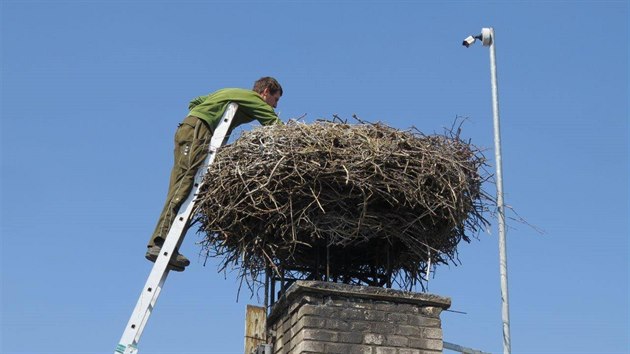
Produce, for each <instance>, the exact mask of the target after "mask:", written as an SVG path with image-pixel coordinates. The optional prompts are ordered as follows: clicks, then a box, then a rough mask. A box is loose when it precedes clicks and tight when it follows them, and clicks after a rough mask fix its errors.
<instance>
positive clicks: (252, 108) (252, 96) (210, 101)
mask: <svg viewBox="0 0 630 354" xmlns="http://www.w3.org/2000/svg"><path fill="white" fill-rule="evenodd" d="M229 102H234V103H236V104H238V109H237V110H236V115H234V119H233V120H232V125H231V127H230V129H229V131H230V132H231V131H232V129H234V128H235V127H237V126H239V125H241V124H245V123H249V122H251V121H253V120H254V119H256V120H257V121H259V122H260V124H262V125H272V124H282V121H281V120H280V118H278V116H277V115H276V112H275V111H274V110H273V108H272V107H271V106H270V105H268V104H267V102H265V101H264V100H263V99H262V97H260V95H258V94H257V93H256V92H254V91H251V90H245V89H239V88H226V89H222V90H218V91H216V92H213V93H211V94H209V95H207V96H199V97H197V98H195V99H193V100H192V101H190V104H189V105H188V109H190V113H189V114H188V115H191V116H195V117H199V118H201V119H203V120H204V121H206V122H207V123H208V124H209V125H210V128H211V129H212V130H213V131H214V129H216V127H217V125H219V120H220V119H221V117H222V116H223V113H224V112H225V109H226V107H227V105H228V103H229Z"/></svg>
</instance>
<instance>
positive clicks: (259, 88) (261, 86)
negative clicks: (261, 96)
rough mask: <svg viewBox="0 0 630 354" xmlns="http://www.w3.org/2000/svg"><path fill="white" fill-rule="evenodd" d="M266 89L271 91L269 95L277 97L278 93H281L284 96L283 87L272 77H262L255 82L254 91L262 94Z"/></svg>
mask: <svg viewBox="0 0 630 354" xmlns="http://www.w3.org/2000/svg"><path fill="white" fill-rule="evenodd" d="M265 89H269V93H270V94H272V95H275V94H276V92H280V96H282V86H280V84H279V83H278V80H276V79H274V78H273V77H270V76H265V77H261V78H260V79H258V80H257V81H256V82H254V88H253V89H252V90H254V91H256V92H258V93H262V92H263V91H265Z"/></svg>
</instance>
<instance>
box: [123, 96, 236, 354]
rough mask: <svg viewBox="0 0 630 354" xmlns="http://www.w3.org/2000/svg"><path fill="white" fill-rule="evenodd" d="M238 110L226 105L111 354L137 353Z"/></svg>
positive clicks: (231, 103) (231, 105)
mask: <svg viewBox="0 0 630 354" xmlns="http://www.w3.org/2000/svg"><path fill="white" fill-rule="evenodd" d="M237 109H238V104H236V103H234V102H230V103H228V105H227V108H226V109H225V112H224V113H223V116H222V117H221V121H220V122H219V124H218V125H217V128H216V129H215V131H214V133H213V134H212V138H211V139H210V146H209V151H208V156H206V159H205V161H204V163H205V165H206V166H207V168H205V169H204V168H200V169H199V170H198V171H197V173H196V175H195V179H194V184H193V188H192V190H191V191H190V194H189V195H188V198H186V200H185V201H184V203H183V204H182V206H181V207H180V208H179V210H178V213H177V216H176V217H175V221H174V222H173V224H172V225H171V228H170V230H169V232H168V234H167V235H166V239H165V241H164V244H163V245H162V248H161V250H160V254H159V255H158V258H157V260H156V261H155V264H154V265H153V268H152V269H151V273H149V277H148V278H147V281H146V283H145V285H144V288H143V289H142V293H141V294H140V297H139V298H138V302H137V303H136V306H135V308H134V310H133V312H132V314H131V317H130V318H129V322H128V323H127V326H126V327H125V331H124V332H123V335H122V337H121V339H120V342H119V344H118V346H117V347H116V350H115V351H114V354H135V353H137V352H138V347H137V346H138V342H139V341H140V336H142V332H143V331H144V327H145V326H146V324H147V322H148V320H149V317H150V316H151V312H152V311H153V309H154V307H155V303H156V302H157V299H158V297H159V296H160V293H161V292H162V287H163V286H164V283H165V282H166V278H167V277H168V274H169V268H168V264H169V260H170V258H171V255H172V254H173V252H175V250H176V249H177V247H178V246H179V244H180V243H181V241H182V240H183V235H184V234H185V233H186V229H187V226H188V223H189V222H190V217H191V215H192V211H193V210H194V207H195V203H196V196H197V194H198V193H199V190H200V188H201V186H202V182H203V177H204V175H205V174H206V172H207V171H208V169H209V168H210V165H212V163H213V162H214V159H215V157H216V153H217V150H218V149H219V147H221V146H222V145H223V144H224V143H226V142H227V132H228V130H229V128H230V125H231V124H232V119H233V118H234V115H235V114H236V110H237Z"/></svg>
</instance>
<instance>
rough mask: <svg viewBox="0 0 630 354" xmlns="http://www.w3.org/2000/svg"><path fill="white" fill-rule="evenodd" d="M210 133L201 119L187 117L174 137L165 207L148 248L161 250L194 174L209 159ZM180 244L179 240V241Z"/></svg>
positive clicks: (187, 192) (188, 191)
mask: <svg viewBox="0 0 630 354" xmlns="http://www.w3.org/2000/svg"><path fill="white" fill-rule="evenodd" d="M211 138H212V131H211V130H210V128H209V127H208V124H207V123H206V122H204V121H202V120H201V119H199V118H197V117H193V116H188V117H186V119H184V121H183V122H182V123H180V124H179V127H178V128H177V132H176V133H175V151H174V155H175V156H174V158H175V161H174V164H173V169H172V170H171V178H170V182H169V185H168V193H167V195H166V203H165V204H164V208H163V209H162V213H161V214H160V218H159V219H158V222H157V226H156V227H155V231H154V232H153V235H151V239H150V240H149V244H148V245H147V247H151V246H158V247H161V246H162V244H163V243H164V240H165V239H166V235H167V234H168V230H169V229H170V228H171V225H172V224H173V221H174V220H175V217H176V216H177V213H178V211H179V208H180V207H181V205H182V204H183V203H184V201H186V198H188V195H189V194H190V192H191V190H192V187H193V184H194V180H195V175H196V174H197V170H199V168H201V167H205V166H202V164H203V162H204V161H205V159H206V157H207V156H208V151H209V145H210V139H211ZM180 242H181V240H180Z"/></svg>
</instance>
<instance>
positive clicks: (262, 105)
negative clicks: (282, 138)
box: [237, 92, 283, 125]
mask: <svg viewBox="0 0 630 354" xmlns="http://www.w3.org/2000/svg"><path fill="white" fill-rule="evenodd" d="M252 94H253V95H255V97H252V98H251V99H246V100H242V101H240V102H237V103H238V105H239V109H240V110H242V111H243V112H244V113H245V114H246V115H248V116H250V117H251V118H253V119H256V120H257V121H258V122H259V123H260V124H262V125H273V124H280V125H282V124H283V123H282V121H281V120H280V118H278V115H277V114H276V112H275V111H274V110H273V108H272V107H271V106H270V105H268V104H267V103H266V102H265V101H263V99H262V98H260V96H258V94H256V93H254V92H252Z"/></svg>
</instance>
